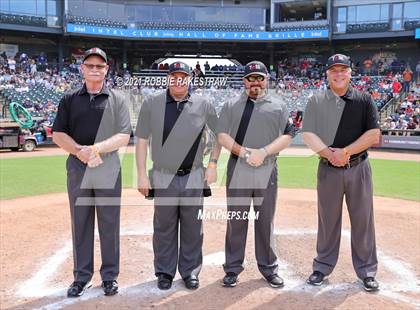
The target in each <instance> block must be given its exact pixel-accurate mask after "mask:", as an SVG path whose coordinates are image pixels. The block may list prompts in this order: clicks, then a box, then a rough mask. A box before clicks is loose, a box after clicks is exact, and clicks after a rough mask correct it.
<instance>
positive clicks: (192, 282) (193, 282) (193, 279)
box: [183, 275, 200, 290]
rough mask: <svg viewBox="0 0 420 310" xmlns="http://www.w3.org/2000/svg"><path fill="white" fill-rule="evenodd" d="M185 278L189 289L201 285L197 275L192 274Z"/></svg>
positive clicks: (194, 288)
mask: <svg viewBox="0 0 420 310" xmlns="http://www.w3.org/2000/svg"><path fill="white" fill-rule="evenodd" d="M183 280H184V282H185V287H186V288H187V289H189V290H196V289H198V287H199V286H200V281H199V280H198V278H197V276H195V275H190V276H188V277H186V278H184V279H183Z"/></svg>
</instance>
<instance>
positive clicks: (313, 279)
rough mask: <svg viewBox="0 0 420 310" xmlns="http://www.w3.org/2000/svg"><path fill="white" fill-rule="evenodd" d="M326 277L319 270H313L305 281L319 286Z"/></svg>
mask: <svg viewBox="0 0 420 310" xmlns="http://www.w3.org/2000/svg"><path fill="white" fill-rule="evenodd" d="M326 279H327V277H326V276H325V275H324V274H323V273H322V272H321V271H314V272H313V273H312V274H311V275H310V276H309V278H308V281H306V283H308V284H310V285H315V286H319V285H321V284H322V283H324V281H325V280H326Z"/></svg>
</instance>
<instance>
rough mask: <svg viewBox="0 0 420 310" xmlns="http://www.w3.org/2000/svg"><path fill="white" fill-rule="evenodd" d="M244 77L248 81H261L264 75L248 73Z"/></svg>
mask: <svg viewBox="0 0 420 310" xmlns="http://www.w3.org/2000/svg"><path fill="white" fill-rule="evenodd" d="M246 79H247V80H248V81H249V82H255V81H258V82H262V81H264V80H265V77H264V76H262V75H250V76H247V77H246Z"/></svg>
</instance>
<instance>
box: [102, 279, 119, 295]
mask: <svg viewBox="0 0 420 310" xmlns="http://www.w3.org/2000/svg"><path fill="white" fill-rule="evenodd" d="M102 288H103V289H104V293H105V296H112V295H115V294H117V293H118V282H117V281H115V280H111V281H102Z"/></svg>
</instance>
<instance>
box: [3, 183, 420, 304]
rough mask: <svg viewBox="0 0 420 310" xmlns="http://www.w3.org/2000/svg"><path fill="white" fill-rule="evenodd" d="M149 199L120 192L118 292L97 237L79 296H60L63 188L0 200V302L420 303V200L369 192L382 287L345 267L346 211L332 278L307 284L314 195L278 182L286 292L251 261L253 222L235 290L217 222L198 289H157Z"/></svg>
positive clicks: (213, 201)
mask: <svg viewBox="0 0 420 310" xmlns="http://www.w3.org/2000/svg"><path fill="white" fill-rule="evenodd" d="M214 193H215V195H214V197H212V198H207V199H206V207H205V208H206V209H208V210H210V209H212V208H220V209H224V208H225V207H224V206H225V205H226V204H225V199H224V190H223V189H221V188H219V189H214ZM152 214H153V207H152V205H150V202H149V201H147V200H145V199H142V198H140V196H139V194H138V193H137V192H136V191H135V190H132V189H129V190H124V192H123V207H122V216H121V273H120V277H119V279H118V280H119V283H120V288H121V289H120V293H119V294H118V295H116V296H114V297H105V296H103V293H102V290H101V289H100V288H99V285H100V277H99V271H98V269H99V265H100V261H101V260H100V255H99V241H98V238H96V244H95V250H96V251H95V276H94V287H93V288H92V289H90V290H88V291H87V292H86V293H85V295H84V296H83V297H82V298H79V299H68V298H66V297H65V292H66V287H67V286H68V285H69V284H70V282H71V281H72V255H71V253H72V252H71V251H72V247H71V233H70V212H69V208H68V204H67V196H66V194H52V195H44V196H34V197H27V198H21V199H14V200H7V201H2V202H1V208H0V229H1V231H0V233H1V280H0V285H1V292H0V294H1V309H62V308H65V309H115V308H118V309H144V308H153V309H332V308H334V309H415V308H417V309H418V308H419V307H420V302H419V301H420V291H419V288H420V281H419V276H420V251H419V244H420V223H419V222H420V209H419V204H418V202H414V201H404V200H397V199H390V198H381V197H375V221H376V233H377V234H376V239H377V248H378V258H379V272H378V275H377V278H378V280H379V281H380V284H381V290H380V291H379V292H377V293H374V294H369V293H365V292H364V291H363V290H362V289H361V285H360V284H359V283H358V282H357V281H356V276H355V273H354V271H353V267H352V264H351V255H350V239H349V236H350V229H349V219H348V216H347V212H346V211H345V212H344V213H343V214H344V218H343V235H342V243H341V253H340V258H339V263H338V265H337V267H336V270H335V271H334V273H333V274H332V276H331V277H330V280H329V284H328V285H326V286H321V287H310V286H308V285H306V284H305V280H306V278H307V276H308V275H309V273H310V272H311V263H312V258H313V256H314V254H315V238H316V227H317V211H316V192H315V191H313V190H292V189H280V190H279V201H278V208H277V213H276V234H275V236H276V237H275V241H276V245H277V252H278V254H279V260H280V261H279V263H280V270H279V274H280V275H281V276H282V277H284V279H285V287H284V288H283V289H272V288H270V287H268V285H267V283H266V282H265V281H264V280H262V278H261V276H260V274H259V272H258V269H257V266H256V261H255V255H254V244H253V243H254V233H253V227H252V226H253V225H252V224H250V227H249V234H248V244H247V251H246V267H245V271H244V272H243V273H242V274H241V277H240V282H239V284H238V286H237V287H236V288H223V287H222V286H221V284H220V280H221V278H222V277H223V270H222V267H221V264H222V263H223V261H224V252H223V251H224V234H225V230H226V224H225V222H224V221H223V220H208V221H205V222H204V255H205V258H204V266H203V269H202V272H201V274H200V280H201V283H200V284H201V286H200V289H198V290H197V291H188V290H187V289H185V288H184V286H183V283H182V280H180V278H179V275H177V277H176V279H175V280H176V281H175V282H174V286H173V288H172V289H171V290H169V291H166V292H161V291H159V290H158V289H157V288H156V281H155V277H154V276H153V252H152V242H151V240H152V239H151V238H152Z"/></svg>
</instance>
